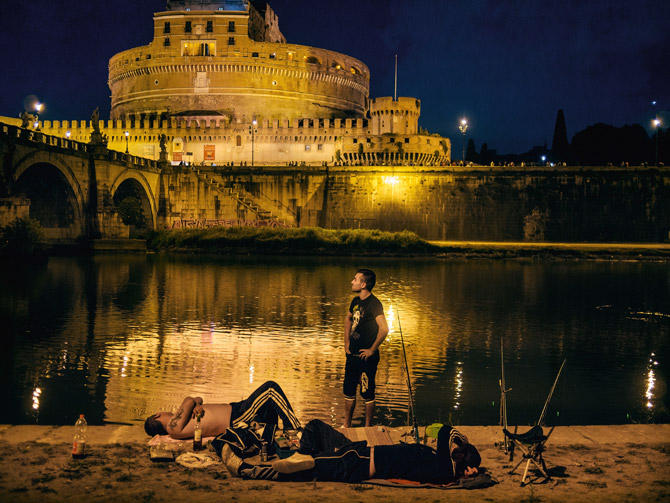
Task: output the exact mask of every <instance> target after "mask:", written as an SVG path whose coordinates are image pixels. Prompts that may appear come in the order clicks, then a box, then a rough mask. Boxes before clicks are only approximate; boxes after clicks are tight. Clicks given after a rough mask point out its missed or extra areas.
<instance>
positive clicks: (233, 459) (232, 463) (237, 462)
mask: <svg viewBox="0 0 670 503" xmlns="http://www.w3.org/2000/svg"><path fill="white" fill-rule="evenodd" d="M221 461H223V464H224V465H226V468H228V471H229V472H230V474H231V475H232V476H233V477H239V476H240V473H239V469H240V466H242V458H240V457H239V456H237V455H235V453H234V452H233V450H232V449H231V448H230V446H229V445H228V444H223V448H222V449H221Z"/></svg>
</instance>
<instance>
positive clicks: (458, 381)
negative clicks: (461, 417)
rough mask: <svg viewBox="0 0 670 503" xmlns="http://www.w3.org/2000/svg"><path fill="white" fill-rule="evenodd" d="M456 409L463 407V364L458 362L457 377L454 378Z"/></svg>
mask: <svg viewBox="0 0 670 503" xmlns="http://www.w3.org/2000/svg"><path fill="white" fill-rule="evenodd" d="M454 383H455V384H456V386H455V387H454V409H458V408H459V407H460V405H461V402H460V398H461V394H462V393H463V362H456V377H455V378H454Z"/></svg>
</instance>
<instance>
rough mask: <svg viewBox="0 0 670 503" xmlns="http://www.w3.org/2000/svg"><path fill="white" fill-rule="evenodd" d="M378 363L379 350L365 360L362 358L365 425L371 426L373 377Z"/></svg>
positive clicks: (372, 417)
mask: <svg viewBox="0 0 670 503" xmlns="http://www.w3.org/2000/svg"><path fill="white" fill-rule="evenodd" d="M377 365H379V351H377V352H375V354H373V355H372V356H371V357H370V358H368V359H367V360H363V372H362V373H361V396H362V397H363V400H365V426H372V420H373V419H374V416H375V388H376V384H375V377H376V375H377Z"/></svg>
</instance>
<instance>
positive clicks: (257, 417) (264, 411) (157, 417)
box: [144, 381, 301, 439]
mask: <svg viewBox="0 0 670 503" xmlns="http://www.w3.org/2000/svg"><path fill="white" fill-rule="evenodd" d="M197 415H200V418H201V421H200V424H201V425H202V435H203V437H214V436H216V435H219V434H221V433H225V432H226V430H227V429H228V428H230V427H238V426H242V425H244V424H246V425H249V424H251V422H252V421H256V422H258V423H266V424H277V422H278V418H281V420H282V424H283V427H284V429H292V430H299V429H301V426H300V421H299V420H298V418H297V417H296V416H295V413H294V412H293V408H292V407H291V404H290V403H289V401H288V398H286V395H285V394H284V391H283V390H282V389H281V387H280V386H279V384H277V383H276V382H274V381H268V382H266V383H265V384H262V385H261V386H260V387H258V388H257V389H256V391H254V392H253V393H252V394H251V395H250V396H249V398H247V399H246V400H242V401H241V402H233V403H207V404H203V401H202V398H200V397H195V398H192V397H190V396H187V397H186V398H184V401H183V402H182V404H181V405H180V406H179V409H178V410H177V412H175V413H174V414H173V413H171V412H158V413H156V414H154V415H153V416H149V417H148V418H147V420H146V421H145V422H144V431H146V432H147V435H149V436H154V435H170V436H171V437H172V438H176V439H185V438H192V437H193V428H194V426H195V422H196V419H195V418H196V416H197Z"/></svg>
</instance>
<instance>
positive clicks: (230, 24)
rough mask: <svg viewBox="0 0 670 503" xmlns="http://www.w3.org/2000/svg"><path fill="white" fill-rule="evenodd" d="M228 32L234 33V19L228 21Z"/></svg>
mask: <svg viewBox="0 0 670 503" xmlns="http://www.w3.org/2000/svg"><path fill="white" fill-rule="evenodd" d="M228 33H235V21H228Z"/></svg>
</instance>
